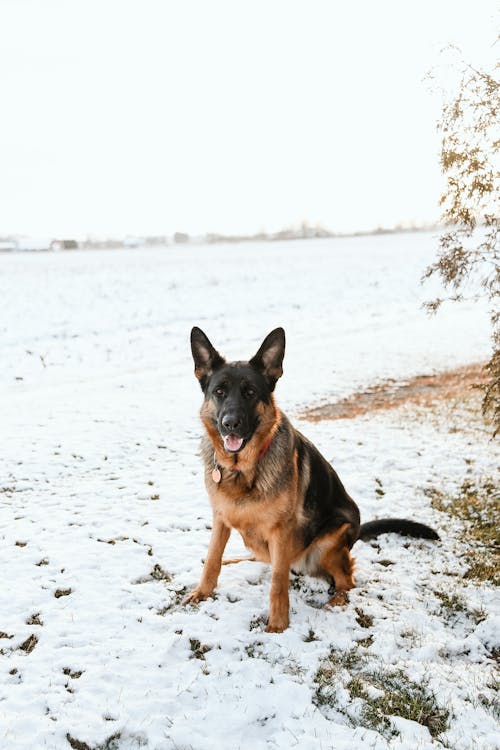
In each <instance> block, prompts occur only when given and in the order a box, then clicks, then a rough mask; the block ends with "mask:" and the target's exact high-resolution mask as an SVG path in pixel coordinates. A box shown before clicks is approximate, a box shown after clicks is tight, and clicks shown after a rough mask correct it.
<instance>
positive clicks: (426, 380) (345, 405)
mask: <svg viewBox="0 0 500 750" xmlns="http://www.w3.org/2000/svg"><path fill="white" fill-rule="evenodd" d="M484 382H485V373H484V364H480V363H477V364H473V365H466V366H465V367H458V368H456V369H454V370H445V371H444V372H440V373H435V374H433V375H417V376H416V377H414V378H411V379H410V380H406V381H400V380H393V379H389V380H384V381H382V382H380V383H377V384H376V385H373V386H369V387H368V388H366V389H365V390H363V391H358V392H357V393H353V394H352V396H348V397H347V398H343V399H341V400H340V401H334V402H333V403H330V404H324V405H323V406H315V407H313V408H311V409H307V410H306V411H304V412H302V414H301V415H300V416H301V417H302V418H303V419H309V420H311V421H312V422H319V421H320V420H322V419H353V418H354V417H359V416H361V415H362V414H368V413H369V412H373V411H377V410H379V409H396V408H397V407H398V406H403V405H404V404H420V405H424V406H429V405H431V404H432V403H433V402H435V401H437V400H444V399H449V398H456V397H458V396H466V395H468V394H470V391H471V389H472V388H474V386H476V385H478V384H481V383H484Z"/></svg>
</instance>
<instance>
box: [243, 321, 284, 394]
mask: <svg viewBox="0 0 500 750" xmlns="http://www.w3.org/2000/svg"><path fill="white" fill-rule="evenodd" d="M284 356H285V331H284V330H283V328H275V329H274V331H271V333H270V334H268V335H267V336H266V338H265V339H264V341H263V342H262V344H261V347H260V349H259V351H258V352H257V354H256V355H255V356H254V357H252V359H251V360H250V364H251V365H252V367H255V369H256V370H259V372H261V373H262V374H263V375H264V377H265V378H266V379H267V381H268V383H269V385H270V387H271V390H272V391H273V390H274V386H275V385H276V381H277V380H278V378H280V377H281V376H282V375H283V357H284Z"/></svg>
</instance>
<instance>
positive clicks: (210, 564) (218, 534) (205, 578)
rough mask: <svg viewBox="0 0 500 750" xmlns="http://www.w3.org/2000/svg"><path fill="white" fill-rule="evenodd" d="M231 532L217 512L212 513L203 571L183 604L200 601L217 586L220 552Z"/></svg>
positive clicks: (221, 552)
mask: <svg viewBox="0 0 500 750" xmlns="http://www.w3.org/2000/svg"><path fill="white" fill-rule="evenodd" d="M230 534H231V529H229V528H228V527H227V526H226V525H225V524H224V523H223V522H222V519H221V518H220V516H219V515H218V514H214V518H213V524H212V536H211V537H210V544H209V546H208V552H207V559H206V560H205V564H204V566H203V573H202V574H201V580H200V582H199V584H198V586H197V587H196V588H195V589H193V591H191V593H190V594H188V595H187V596H186V598H185V599H184V601H183V602H182V603H183V604H189V603H195V602H200V601H202V600H203V599H206V598H207V596H210V594H211V593H212V591H213V590H214V588H215V587H216V586H217V580H218V578H219V573H220V569H221V562H222V554H223V552H224V549H225V547H226V544H227V540H228V539H229V535H230Z"/></svg>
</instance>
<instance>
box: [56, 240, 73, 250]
mask: <svg viewBox="0 0 500 750" xmlns="http://www.w3.org/2000/svg"><path fill="white" fill-rule="evenodd" d="M50 249H51V250H78V242H77V241H76V240H52V242H51V243H50Z"/></svg>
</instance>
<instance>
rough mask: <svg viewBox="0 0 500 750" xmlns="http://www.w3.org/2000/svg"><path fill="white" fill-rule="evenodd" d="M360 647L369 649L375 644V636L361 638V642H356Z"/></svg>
mask: <svg viewBox="0 0 500 750" xmlns="http://www.w3.org/2000/svg"><path fill="white" fill-rule="evenodd" d="M356 643H357V644H358V646H363V647H364V648H368V647H369V646H371V645H372V643H373V636H372V635H369V636H367V637H366V638H361V639H360V640H359V641H356Z"/></svg>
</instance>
